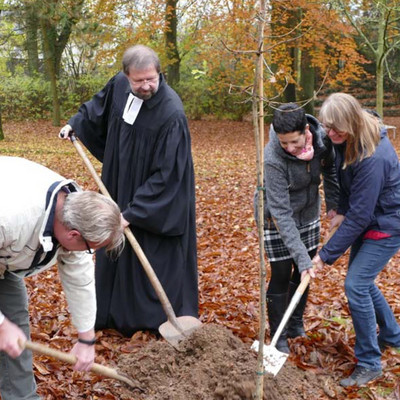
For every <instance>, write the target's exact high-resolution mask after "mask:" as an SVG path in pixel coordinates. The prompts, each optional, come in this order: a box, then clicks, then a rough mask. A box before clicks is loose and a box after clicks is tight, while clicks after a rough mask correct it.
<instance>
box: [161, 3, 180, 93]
mask: <svg viewBox="0 0 400 400" xmlns="http://www.w3.org/2000/svg"><path fill="white" fill-rule="evenodd" d="M177 3H178V0H166V9H165V47H166V53H167V58H168V66H167V81H168V84H169V85H170V86H172V87H173V88H176V86H177V84H178V83H179V79H180V62H181V60H180V57H179V52H178V44H177V26H178V21H177V17H176V6H177Z"/></svg>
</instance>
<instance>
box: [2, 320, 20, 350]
mask: <svg viewBox="0 0 400 400" xmlns="http://www.w3.org/2000/svg"><path fill="white" fill-rule="evenodd" d="M18 340H20V341H21V342H22V343H25V342H26V336H25V333H24V332H23V331H22V330H21V329H20V328H19V327H18V326H17V325H15V324H14V323H12V322H11V321H9V320H8V319H7V318H5V319H4V321H3V323H2V324H1V325H0V350H2V351H5V352H6V353H7V354H8V355H9V356H10V357H12V358H16V357H18V356H19V355H20V354H21V353H22V351H23V349H22V348H21V347H20V346H19V344H18Z"/></svg>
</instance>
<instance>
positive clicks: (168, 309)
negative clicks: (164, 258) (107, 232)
mask: <svg viewBox="0 0 400 400" xmlns="http://www.w3.org/2000/svg"><path fill="white" fill-rule="evenodd" d="M71 142H72V143H73V145H74V146H75V148H76V150H77V152H78V153H79V155H80V156H81V158H82V160H83V162H84V163H85V165H86V167H87V168H88V170H89V171H90V173H91V175H92V177H93V179H94V180H95V181H96V183H97V186H98V187H99V189H100V191H101V193H103V194H104V196H107V197H108V198H110V199H112V197H111V195H110V193H109V191H108V190H107V188H106V187H105V185H104V183H103V181H102V180H101V179H100V177H99V175H98V174H97V172H96V170H95V168H94V167H93V164H92V163H91V161H90V160H89V158H88V156H87V155H86V153H85V151H84V150H83V148H82V146H81V145H80V143H79V142H78V140H77V138H76V137H75V136H71ZM124 233H125V236H126V237H127V239H128V240H129V242H130V244H131V246H132V247H133V250H134V251H135V253H136V255H137V257H138V258H139V260H140V262H141V264H142V266H143V268H144V270H145V272H146V274H147V277H148V278H149V280H150V282H151V284H152V286H153V289H154V291H155V292H156V294H157V296H158V298H159V300H160V303H161V305H162V307H163V309H164V312H165V314H166V315H167V318H168V320H169V321H170V322H171V324H172V325H173V326H174V328H175V329H176V330H177V331H178V332H182V328H181V326H180V325H179V322H178V320H177V318H176V314H175V312H174V309H173V308H172V305H171V303H170V301H169V299H168V297H167V295H166V293H165V291H164V288H163V287H162V285H161V283H160V281H159V279H158V278H157V275H156V274H155V272H154V270H153V268H152V266H151V265H150V262H149V260H148V259H147V257H146V255H145V254H144V252H143V250H142V248H141V247H140V245H139V243H138V241H137V240H136V238H135V236H134V235H133V233H132V231H131V230H130V229H129V228H125V230H124Z"/></svg>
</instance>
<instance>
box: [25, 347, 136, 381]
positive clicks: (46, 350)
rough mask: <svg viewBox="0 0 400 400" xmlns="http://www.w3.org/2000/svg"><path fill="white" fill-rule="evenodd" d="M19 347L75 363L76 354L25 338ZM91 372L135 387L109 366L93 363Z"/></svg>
mask: <svg viewBox="0 0 400 400" xmlns="http://www.w3.org/2000/svg"><path fill="white" fill-rule="evenodd" d="M19 344H20V347H21V348H25V349H28V350H31V351H34V352H36V353H40V354H43V355H45V356H49V357H53V358H55V359H57V360H60V361H63V362H65V363H68V364H71V365H75V364H76V362H77V358H76V356H74V355H73V354H70V353H65V352H63V351H60V350H56V349H52V348H51V347H48V346H45V345H44V344H40V343H35V342H31V341H29V340H27V341H26V342H25V343H22V342H21V341H20V342H19ZM90 371H91V372H94V373H96V374H98V375H102V376H106V377H107V378H113V379H118V380H120V381H122V382H125V383H127V384H128V385H130V386H132V387H136V385H135V384H134V383H133V381H131V380H130V379H129V378H127V377H126V376H123V375H120V374H118V372H117V371H116V370H115V369H113V368H109V367H105V366H104V365H101V364H97V363H93V365H92V367H91V368H90Z"/></svg>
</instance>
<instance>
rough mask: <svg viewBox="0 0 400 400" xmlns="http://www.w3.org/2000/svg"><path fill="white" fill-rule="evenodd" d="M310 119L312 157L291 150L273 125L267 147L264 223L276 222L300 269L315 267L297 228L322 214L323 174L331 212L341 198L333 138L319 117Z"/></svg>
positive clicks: (266, 225) (271, 225)
mask: <svg viewBox="0 0 400 400" xmlns="http://www.w3.org/2000/svg"><path fill="white" fill-rule="evenodd" d="M307 121H308V124H309V126H310V131H311V133H312V134H313V146H314V157H313V159H312V160H310V161H303V160H299V159H298V158H296V157H295V156H292V155H291V154H289V153H287V152H286V151H285V150H284V149H283V148H282V146H281V145H280V143H279V140H278V138H277V136H276V133H275V131H274V129H273V127H272V125H271V126H270V130H269V142H268V144H267V146H266V147H265V149H264V187H265V197H264V201H265V203H264V225H265V228H267V227H273V226H274V225H276V228H277V229H278V230H279V233H280V235H281V237H282V240H283V242H284V243H285V245H286V247H287V249H288V250H289V253H290V254H291V256H292V258H293V259H294V261H295V263H296V264H297V265H298V267H299V271H300V272H302V271H304V270H305V269H308V268H311V267H312V263H311V259H310V257H309V255H308V252H307V249H306V247H305V246H304V244H303V243H302V241H301V240H300V233H299V231H298V229H297V228H298V227H300V226H304V225H306V224H308V223H311V222H313V221H315V220H317V219H318V218H319V216H320V196H319V185H320V183H321V176H320V175H321V173H322V175H323V178H324V181H323V182H324V192H325V201H326V209H327V211H329V210H331V209H334V210H335V209H336V208H337V203H338V199H339V186H338V183H337V180H336V172H335V167H334V159H335V157H334V150H333V146H332V144H331V141H330V140H329V139H328V138H327V137H326V135H325V132H324V130H323V128H322V126H321V125H320V123H319V122H318V120H317V119H316V118H314V117H313V116H311V115H308V114H307ZM256 204H257V203H256Z"/></svg>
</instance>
